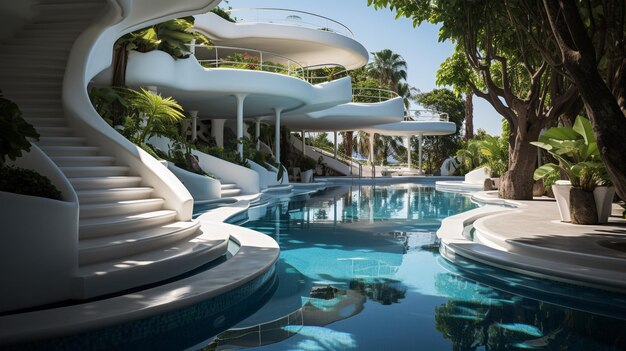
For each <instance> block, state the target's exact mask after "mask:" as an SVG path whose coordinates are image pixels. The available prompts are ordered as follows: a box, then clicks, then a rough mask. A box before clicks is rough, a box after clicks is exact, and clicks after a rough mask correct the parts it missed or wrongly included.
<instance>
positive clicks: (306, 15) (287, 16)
mask: <svg viewBox="0 0 626 351" xmlns="http://www.w3.org/2000/svg"><path fill="white" fill-rule="evenodd" d="M226 12H228V13H229V14H231V15H232V17H233V19H234V20H235V22H236V23H271V24H279V25H285V26H295V27H303V28H309V29H315V30H321V31H325V32H332V33H337V34H341V35H344V36H346V37H349V38H354V33H353V32H352V31H351V30H350V28H348V27H347V26H346V25H345V24H343V23H341V22H338V21H335V20H333V19H331V18H328V17H324V16H321V15H317V14H314V13H311V12H306V11H298V10H290V9H282V8H270V7H261V8H241V9H231V10H227V11H226Z"/></svg>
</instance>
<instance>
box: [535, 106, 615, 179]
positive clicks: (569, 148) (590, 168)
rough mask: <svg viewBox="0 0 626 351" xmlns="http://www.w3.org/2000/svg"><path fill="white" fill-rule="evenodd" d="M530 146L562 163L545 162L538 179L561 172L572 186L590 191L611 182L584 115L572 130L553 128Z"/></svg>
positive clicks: (537, 171)
mask: <svg viewBox="0 0 626 351" xmlns="http://www.w3.org/2000/svg"><path fill="white" fill-rule="evenodd" d="M531 144H533V145H535V146H537V147H540V148H542V149H544V150H546V151H548V152H549V153H550V155H552V156H553V157H554V158H556V159H557V160H558V161H559V164H558V165H556V164H554V163H546V164H544V165H542V166H541V167H539V168H537V169H536V170H535V173H534V178H535V180H537V179H541V178H544V177H546V176H548V175H549V174H551V173H553V172H556V171H557V170H558V169H560V170H562V171H563V172H564V173H565V174H566V175H567V177H568V178H569V180H570V181H571V182H572V186H574V187H580V188H583V189H585V190H587V191H591V190H593V188H595V186H597V185H600V184H602V185H604V184H607V183H608V182H609V180H608V176H607V175H606V173H607V172H606V168H605V166H604V163H602V160H601V159H600V152H599V150H598V144H597V142H596V139H595V137H594V135H593V131H592V128H591V123H590V122H589V120H587V119H586V118H584V117H582V116H578V117H577V118H576V121H575V122H574V126H573V127H572V128H567V127H554V128H550V129H548V130H547V131H545V132H544V133H542V134H541V135H540V136H539V141H537V142H532V143H531Z"/></svg>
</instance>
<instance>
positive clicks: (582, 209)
mask: <svg viewBox="0 0 626 351" xmlns="http://www.w3.org/2000/svg"><path fill="white" fill-rule="evenodd" d="M569 201H570V207H569V209H570V216H571V218H572V223H573V224H598V210H597V209H596V200H595V199H594V198H593V192H591V191H585V190H583V189H581V188H571V189H570V191H569Z"/></svg>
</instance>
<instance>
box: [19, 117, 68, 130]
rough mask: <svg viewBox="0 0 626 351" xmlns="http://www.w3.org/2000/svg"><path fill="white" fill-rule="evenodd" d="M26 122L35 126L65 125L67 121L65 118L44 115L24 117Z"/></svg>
mask: <svg viewBox="0 0 626 351" xmlns="http://www.w3.org/2000/svg"><path fill="white" fill-rule="evenodd" d="M24 119H25V120H26V122H28V123H30V124H32V125H33V126H35V128H41V127H66V126H67V121H66V120H65V118H54V117H50V118H45V117H24Z"/></svg>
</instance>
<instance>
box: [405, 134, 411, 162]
mask: <svg viewBox="0 0 626 351" xmlns="http://www.w3.org/2000/svg"><path fill="white" fill-rule="evenodd" d="M406 154H407V161H406V163H407V164H408V165H409V169H411V168H412V167H411V136H408V137H406Z"/></svg>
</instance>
